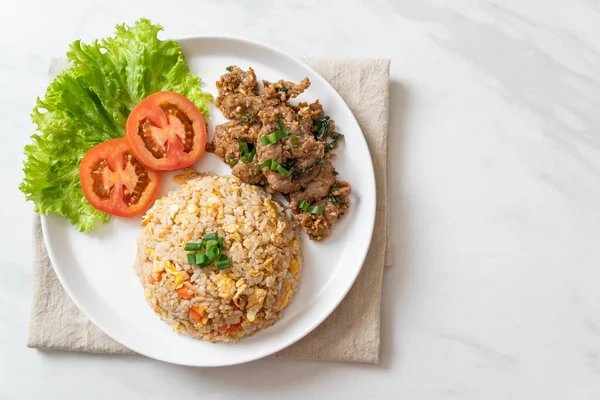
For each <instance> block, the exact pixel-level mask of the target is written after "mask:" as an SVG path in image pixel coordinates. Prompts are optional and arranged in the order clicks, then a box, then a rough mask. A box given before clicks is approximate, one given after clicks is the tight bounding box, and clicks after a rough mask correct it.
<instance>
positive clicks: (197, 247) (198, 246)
mask: <svg viewBox="0 0 600 400" xmlns="http://www.w3.org/2000/svg"><path fill="white" fill-rule="evenodd" d="M201 248H202V244H201V243H193V242H188V243H187V244H186V245H185V247H184V250H185V251H196V250H200V249H201Z"/></svg>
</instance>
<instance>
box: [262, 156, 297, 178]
mask: <svg viewBox="0 0 600 400" xmlns="http://www.w3.org/2000/svg"><path fill="white" fill-rule="evenodd" d="M265 167H268V168H269V169H270V170H271V171H276V172H279V175H281V176H290V175H291V174H292V173H291V172H290V171H288V170H287V169H285V168H283V167H282V166H281V165H280V164H279V163H278V162H277V161H275V160H271V159H269V160H267V161H265V162H264V163H262V164H260V165H259V166H258V169H263V168H265Z"/></svg>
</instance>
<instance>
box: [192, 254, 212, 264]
mask: <svg viewBox="0 0 600 400" xmlns="http://www.w3.org/2000/svg"><path fill="white" fill-rule="evenodd" d="M188 256H189V254H188ZM194 256H196V264H197V265H201V266H207V265H208V264H209V262H208V257H206V254H204V253H196V254H194Z"/></svg>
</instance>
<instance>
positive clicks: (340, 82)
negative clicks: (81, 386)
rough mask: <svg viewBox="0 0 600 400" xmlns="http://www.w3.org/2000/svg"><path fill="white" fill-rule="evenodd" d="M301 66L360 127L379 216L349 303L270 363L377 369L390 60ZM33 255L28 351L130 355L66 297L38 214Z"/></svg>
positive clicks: (57, 63)
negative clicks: (333, 93)
mask: <svg viewBox="0 0 600 400" xmlns="http://www.w3.org/2000/svg"><path fill="white" fill-rule="evenodd" d="M304 61H305V62H306V63H307V64H308V65H310V66H311V67H312V68H314V69H315V70H316V71H317V72H319V73H320V74H321V75H322V76H323V77H324V78H325V79H327V80H328V81H329V82H330V83H331V84H332V85H333V87H334V88H335V89H336V90H337V91H338V92H339V93H340V95H341V96H342V97H343V98H344V100H345V101H346V103H347V104H348V106H349V107H350V109H351V110H352V112H353V113H354V116H355V117H356V119H357V120H358V122H359V124H360V126H361V128H362V131H363V133H364V135H365V137H366V139H367V142H368V145H369V149H370V151H371V156H372V158H373V164H374V167H375V175H376V180H377V215H376V219H375V231H374V234H373V240H372V243H371V248H370V249H369V253H368V255H367V259H366V261H365V264H364V266H363V268H362V271H361V273H360V275H359V276H358V278H357V280H356V282H355V284H354V286H353V287H352V289H351V290H350V292H349V293H348V295H347V296H346V298H345V299H344V301H343V302H342V303H341V304H340V306H339V307H338V308H337V309H336V310H335V311H334V312H333V313H332V314H331V316H330V317H329V318H328V319H327V320H325V322H323V323H322V324H321V325H320V326H319V327H318V328H317V329H315V330H314V331H313V332H312V333H310V334H309V335H308V336H306V337H305V338H304V339H302V340H300V341H299V342H297V343H296V344H294V345H292V346H290V347H288V348H286V349H284V350H282V351H280V352H279V353H277V354H275V355H273V356H272V357H274V358H296V359H312V360H332V361H354V362H365V363H377V362H379V327H380V324H379V318H380V304H381V284H382V278H383V267H384V264H385V265H389V264H391V261H392V260H391V252H390V251H389V243H388V240H387V235H388V223H387V221H388V213H387V199H388V193H387V126H388V100H389V96H388V94H389V65H390V60H388V59H367V60H354V59H350V60H304ZM66 66H67V63H66V60H65V59H62V58H60V59H53V60H52V62H51V65H50V78H54V77H55V76H56V75H57V74H58V73H59V72H60V71H62V70H63V69H64V68H65V67H66ZM33 248H34V265H33V269H34V299H33V309H32V313H31V322H30V328H29V339H28V342H27V346H28V347H34V348H38V349H45V350H71V351H84V352H90V353H117V354H131V353H133V352H132V351H131V350H129V349H128V348H126V347H124V346H122V345H121V344H119V343H117V342H116V341H114V340H113V339H111V338H110V337H108V336H107V335H105V334H104V333H103V332H102V331H101V330H100V329H99V328H97V327H96V326H95V325H93V324H92V323H91V322H90V321H89V320H88V319H87V318H86V317H85V316H84V315H83V314H82V313H81V312H80V311H79V310H78V309H77V307H76V306H75V305H74V304H73V302H72V301H71V299H70V298H69V297H68V295H67V294H66V292H65V291H64V289H63V288H62V286H61V284H60V282H59V281H58V278H57V277H56V275H55V273H54V270H53V268H52V265H51V263H50V260H49V258H48V253H47V251H46V247H45V245H44V240H43V235H42V230H41V225H40V217H39V216H38V215H35V217H34V226H33Z"/></svg>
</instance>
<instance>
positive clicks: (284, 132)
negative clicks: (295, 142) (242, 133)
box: [260, 118, 289, 146]
mask: <svg viewBox="0 0 600 400" xmlns="http://www.w3.org/2000/svg"><path fill="white" fill-rule="evenodd" d="M276 123H277V127H278V128H279V129H278V130H276V131H275V132H272V133H270V134H268V135H265V136H261V137H260V143H262V145H263V146H267V145H269V144H273V143H277V142H279V141H280V140H281V139H283V138H284V137H286V136H288V135H289V131H288V129H287V128H286V127H285V123H284V122H283V119H281V118H278V119H277V122H276Z"/></svg>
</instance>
